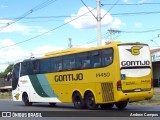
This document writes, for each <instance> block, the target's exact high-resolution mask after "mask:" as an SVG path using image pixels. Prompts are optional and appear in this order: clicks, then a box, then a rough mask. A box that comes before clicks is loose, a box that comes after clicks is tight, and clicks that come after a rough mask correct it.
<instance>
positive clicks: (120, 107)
mask: <svg viewBox="0 0 160 120" xmlns="http://www.w3.org/2000/svg"><path fill="white" fill-rule="evenodd" d="M127 104H128V101H123V102H118V103H115V105H116V107H117V108H118V109H121V110H122V109H124V108H125V107H126V106H127Z"/></svg>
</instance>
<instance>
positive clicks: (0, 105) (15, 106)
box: [0, 100, 160, 111]
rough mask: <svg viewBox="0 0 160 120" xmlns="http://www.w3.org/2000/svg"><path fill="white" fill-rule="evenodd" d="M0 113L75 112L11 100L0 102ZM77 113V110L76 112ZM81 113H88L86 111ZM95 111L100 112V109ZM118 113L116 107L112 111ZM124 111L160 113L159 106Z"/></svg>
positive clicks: (58, 106) (65, 106)
mask: <svg viewBox="0 0 160 120" xmlns="http://www.w3.org/2000/svg"><path fill="white" fill-rule="evenodd" d="M0 111H76V109H74V107H73V104H64V103H63V104H62V103H58V104H56V106H54V107H52V106H50V105H49V104H48V103H33V106H25V105H24V104H23V102H14V101H12V100H0ZM78 111H79V110H78ZM81 111H88V110H86V109H84V110H81ZM96 111H102V110H101V109H100V108H99V109H98V110H96ZM107 111H118V110H117V109H116V107H113V109H112V110H107ZM124 111H160V106H135V105H128V106H127V107H126V109H125V110H124Z"/></svg>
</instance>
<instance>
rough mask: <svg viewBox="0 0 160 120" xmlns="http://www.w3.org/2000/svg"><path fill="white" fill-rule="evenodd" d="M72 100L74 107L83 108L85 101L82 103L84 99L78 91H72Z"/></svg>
mask: <svg viewBox="0 0 160 120" xmlns="http://www.w3.org/2000/svg"><path fill="white" fill-rule="evenodd" d="M72 101H73V104H74V107H75V108H76V109H83V108H85V103H84V100H83V99H82V96H81V95H80V93H78V92H76V93H74V95H73V97H72Z"/></svg>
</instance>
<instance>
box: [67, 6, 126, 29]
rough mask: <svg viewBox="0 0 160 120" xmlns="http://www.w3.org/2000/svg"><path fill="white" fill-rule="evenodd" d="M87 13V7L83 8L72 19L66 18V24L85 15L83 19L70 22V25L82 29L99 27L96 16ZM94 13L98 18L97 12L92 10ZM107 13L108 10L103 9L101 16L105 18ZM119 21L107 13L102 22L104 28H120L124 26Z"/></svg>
mask: <svg viewBox="0 0 160 120" xmlns="http://www.w3.org/2000/svg"><path fill="white" fill-rule="evenodd" d="M89 9H90V10H92V8H91V7H89ZM87 12H88V9H87V8H86V7H81V8H80V9H79V11H78V13H77V14H72V15H71V17H68V18H66V19H65V23H67V22H69V21H71V20H73V19H75V18H77V17H78V16H81V15H83V16H82V17H80V18H78V19H76V20H74V21H72V22H70V23H69V24H70V25H72V26H73V27H75V28H81V29H87V28H95V27H96V26H97V20H96V19H95V18H94V16H93V15H92V14H91V13H90V12H88V13H87ZM85 13H87V14H85ZM92 13H93V14H94V15H95V16H97V10H92ZM106 13H107V11H106V10H104V9H101V16H104V15H105V14H106ZM84 14H85V15H84ZM115 20H116V21H115ZM117 20H118V18H113V17H112V16H111V15H110V14H109V13H107V14H106V15H105V17H104V18H103V19H102V20H101V25H102V26H106V25H112V26H114V27H120V26H121V25H123V24H122V21H121V20H120V19H119V23H121V24H117Z"/></svg>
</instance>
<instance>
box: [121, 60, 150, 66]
mask: <svg viewBox="0 0 160 120" xmlns="http://www.w3.org/2000/svg"><path fill="white" fill-rule="evenodd" d="M121 65H122V66H144V65H147V66H149V65H150V61H149V60H147V61H122V62H121Z"/></svg>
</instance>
